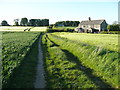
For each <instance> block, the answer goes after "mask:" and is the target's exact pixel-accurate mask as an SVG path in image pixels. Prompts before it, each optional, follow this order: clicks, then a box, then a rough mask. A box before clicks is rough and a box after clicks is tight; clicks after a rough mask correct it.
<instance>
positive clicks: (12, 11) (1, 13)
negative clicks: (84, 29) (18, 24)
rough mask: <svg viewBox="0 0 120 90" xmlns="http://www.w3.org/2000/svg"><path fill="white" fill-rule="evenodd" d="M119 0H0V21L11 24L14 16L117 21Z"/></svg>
mask: <svg viewBox="0 0 120 90" xmlns="http://www.w3.org/2000/svg"><path fill="white" fill-rule="evenodd" d="M118 1H119V0H101V1H98V0H0V8H1V10H0V22H1V21H2V20H7V21H8V23H9V24H13V20H14V19H16V18H19V19H21V18H22V17H27V18H28V19H32V18H35V19H44V18H48V19H49V20H50V23H55V22H56V21H64V20H77V21H82V20H87V19H88V17H91V19H93V20H95V19H105V20H106V21H107V23H108V24H112V23H113V22H114V21H118Z"/></svg>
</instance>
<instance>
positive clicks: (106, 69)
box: [48, 34, 119, 88]
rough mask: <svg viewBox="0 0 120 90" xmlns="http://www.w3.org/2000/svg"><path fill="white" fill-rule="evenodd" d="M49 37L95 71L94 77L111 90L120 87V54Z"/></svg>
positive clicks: (51, 35) (50, 35) (57, 37)
mask: <svg viewBox="0 0 120 90" xmlns="http://www.w3.org/2000/svg"><path fill="white" fill-rule="evenodd" d="M48 37H49V39H50V40H51V41H53V42H54V43H55V44H57V45H59V46H60V48H61V49H65V50H67V51H69V52H70V53H72V54H73V55H74V56H76V57H77V58H78V59H79V61H80V62H81V63H82V65H83V66H85V67H88V68H90V69H91V70H93V72H92V75H94V76H96V77H99V78H100V79H101V80H102V81H103V82H104V83H106V84H107V85H109V86H110V87H111V88H112V87H113V88H118V87H119V84H118V62H119V59H118V52H115V51H110V50H106V49H104V48H102V47H96V46H91V45H88V44H84V43H80V42H76V41H72V40H68V39H66V38H61V37H59V36H56V35H53V34H48ZM58 56H59V55H58ZM98 82H99V81H98Z"/></svg>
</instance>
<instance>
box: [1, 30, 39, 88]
mask: <svg viewBox="0 0 120 90" xmlns="http://www.w3.org/2000/svg"><path fill="white" fill-rule="evenodd" d="M39 35H40V32H3V36H2V46H3V48H2V84H3V87H14V88H16V87H17V88H20V87H30V86H31V87H32V85H31V82H32V80H33V81H34V79H35V78H33V77H32V73H35V70H34V69H35V66H36V62H37V56H35V55H34V54H36V55H37V53H38V52H37V46H36V44H38V43H37V42H36V40H37V39H38V37H39ZM34 44H35V45H34ZM33 49H35V50H34V51H33ZM31 51H32V52H31ZM33 52H34V53H33ZM31 63H32V64H31ZM31 66H32V69H30V67H31ZM19 67H20V68H19ZM18 68H19V69H18ZM20 70H23V72H20ZM30 70H33V71H30ZM31 72H32V73H31ZM28 77H29V78H28ZM30 77H31V79H30ZM23 78H24V79H23ZM14 79H16V81H15V80H14ZM25 80H26V81H25ZM12 82H14V84H13V83H12ZM20 83H21V84H20ZM22 83H23V84H22ZM8 84H10V86H7V85H8ZM29 84H30V85H29ZM19 85H21V86H19Z"/></svg>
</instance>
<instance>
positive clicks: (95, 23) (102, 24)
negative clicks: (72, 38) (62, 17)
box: [75, 17, 108, 33]
mask: <svg viewBox="0 0 120 90" xmlns="http://www.w3.org/2000/svg"><path fill="white" fill-rule="evenodd" d="M107 25H108V24H107V23H106V21H105V20H104V19H102V20H91V18H90V17H89V20H86V21H81V23H80V24H79V25H78V27H77V28H75V31H77V32H91V33H93V32H101V31H104V30H107Z"/></svg>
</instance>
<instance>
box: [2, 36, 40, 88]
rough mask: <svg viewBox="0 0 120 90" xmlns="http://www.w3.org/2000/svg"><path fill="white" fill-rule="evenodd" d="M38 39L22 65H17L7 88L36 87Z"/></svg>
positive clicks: (5, 86)
mask: <svg viewBox="0 0 120 90" xmlns="http://www.w3.org/2000/svg"><path fill="white" fill-rule="evenodd" d="M38 40H39V38H38V39H36V41H35V42H34V43H33V44H32V46H31V47H30V50H29V51H28V52H27V54H26V56H25V57H24V59H23V60H22V61H21V63H20V65H19V66H18V67H16V68H15V69H14V70H13V72H12V74H11V76H10V79H9V80H8V84H7V85H3V89H5V88H34V84H33V83H34V81H35V73H36V67H37V62H38Z"/></svg>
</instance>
